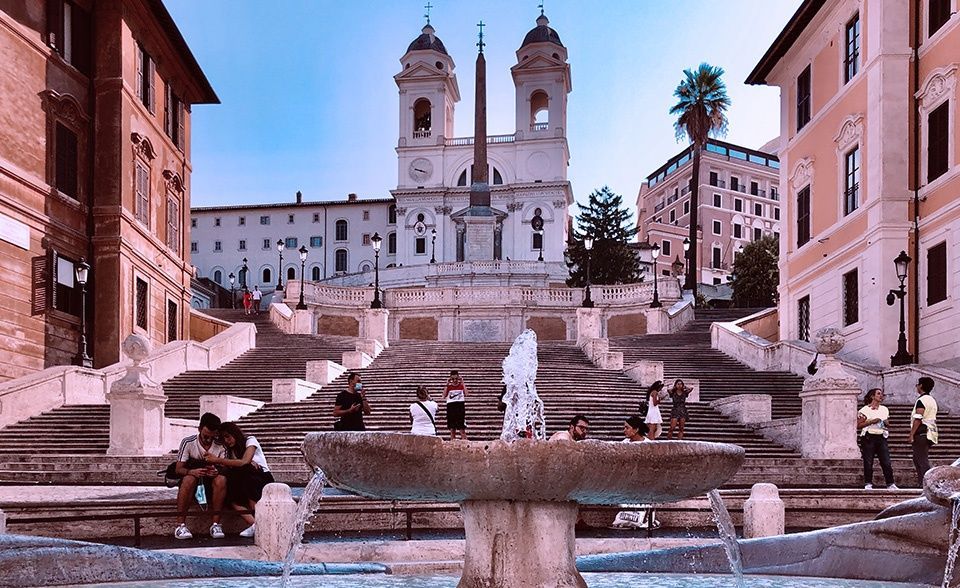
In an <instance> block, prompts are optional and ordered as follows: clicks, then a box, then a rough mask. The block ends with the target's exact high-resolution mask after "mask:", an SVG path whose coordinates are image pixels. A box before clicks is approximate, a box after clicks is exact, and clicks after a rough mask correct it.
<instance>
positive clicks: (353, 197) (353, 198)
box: [347, 192, 357, 202]
mask: <svg viewBox="0 0 960 588" xmlns="http://www.w3.org/2000/svg"><path fill="white" fill-rule="evenodd" d="M356 201H357V195H356V194H355V193H353V192H350V193H349V194H347V202H356Z"/></svg>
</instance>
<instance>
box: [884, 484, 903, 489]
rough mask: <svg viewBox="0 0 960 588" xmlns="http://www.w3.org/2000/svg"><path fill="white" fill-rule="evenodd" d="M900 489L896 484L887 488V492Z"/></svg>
mask: <svg viewBox="0 0 960 588" xmlns="http://www.w3.org/2000/svg"><path fill="white" fill-rule="evenodd" d="M899 489H900V488H899V487H898V486H897V485H896V484H890V485H889V486H887V490H899Z"/></svg>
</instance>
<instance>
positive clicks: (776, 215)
mask: <svg viewBox="0 0 960 588" xmlns="http://www.w3.org/2000/svg"><path fill="white" fill-rule="evenodd" d="M773 220H780V209H779V208H777V207H774V209H773Z"/></svg>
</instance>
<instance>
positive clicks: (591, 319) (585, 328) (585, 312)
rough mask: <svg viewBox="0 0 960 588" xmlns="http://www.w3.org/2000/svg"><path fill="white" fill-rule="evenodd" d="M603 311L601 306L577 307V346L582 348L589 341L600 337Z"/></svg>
mask: <svg viewBox="0 0 960 588" xmlns="http://www.w3.org/2000/svg"><path fill="white" fill-rule="evenodd" d="M601 313H602V311H601V310H600V309H599V308H582V307H581V308H578V309H577V347H581V348H582V347H583V346H584V345H586V344H587V343H588V342H590V341H592V340H594V339H599V338H600V332H601V326H602V322H601V318H600V316H601Z"/></svg>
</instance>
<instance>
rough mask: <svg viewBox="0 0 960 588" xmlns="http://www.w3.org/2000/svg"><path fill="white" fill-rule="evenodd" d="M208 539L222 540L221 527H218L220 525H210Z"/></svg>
mask: <svg viewBox="0 0 960 588" xmlns="http://www.w3.org/2000/svg"><path fill="white" fill-rule="evenodd" d="M210 537H212V538H213V539H223V538H224V534H223V527H221V526H220V523H214V524H212V525H210Z"/></svg>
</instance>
